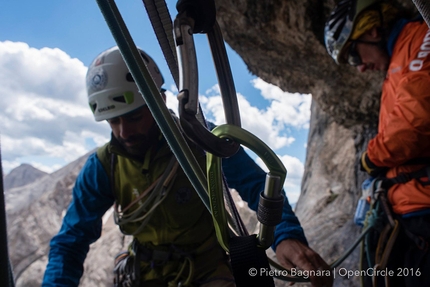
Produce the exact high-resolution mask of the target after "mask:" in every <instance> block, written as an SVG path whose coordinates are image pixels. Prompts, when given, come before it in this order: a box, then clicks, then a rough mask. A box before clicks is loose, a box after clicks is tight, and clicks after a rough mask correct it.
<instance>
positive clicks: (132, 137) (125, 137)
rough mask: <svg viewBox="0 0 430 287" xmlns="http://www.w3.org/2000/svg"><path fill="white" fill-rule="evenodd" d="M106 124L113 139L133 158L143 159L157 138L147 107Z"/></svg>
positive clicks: (110, 120)
mask: <svg viewBox="0 0 430 287" xmlns="http://www.w3.org/2000/svg"><path fill="white" fill-rule="evenodd" d="M107 122H108V123H109V125H110V127H111V129H112V133H113V135H114V136H115V138H116V139H117V140H118V141H119V143H120V144H121V145H122V147H123V148H124V149H125V150H126V151H127V152H128V153H130V154H131V155H133V156H137V157H143V156H144V153H145V152H146V150H147V149H148V148H149V147H150V146H151V145H152V144H153V143H154V142H155V141H156V137H157V136H158V129H157V128H156V127H157V126H156V124H155V120H154V118H153V117H152V114H151V112H150V111H149V108H148V107H147V106H143V107H142V108H139V109H137V110H136V111H133V112H131V113H128V114H126V115H124V116H120V117H116V118H112V119H109V120H107Z"/></svg>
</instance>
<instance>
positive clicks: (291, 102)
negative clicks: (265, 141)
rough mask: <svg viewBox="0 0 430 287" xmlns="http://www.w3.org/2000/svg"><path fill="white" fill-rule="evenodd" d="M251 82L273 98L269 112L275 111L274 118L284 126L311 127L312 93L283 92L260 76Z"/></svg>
mask: <svg viewBox="0 0 430 287" xmlns="http://www.w3.org/2000/svg"><path fill="white" fill-rule="evenodd" d="M251 82H252V84H253V85H254V87H255V88H256V89H259V90H260V91H261V95H262V96H263V97H264V98H265V99H267V100H271V104H270V107H269V108H268V112H269V113H273V117H274V119H275V120H277V121H278V122H279V123H280V124H281V125H282V126H293V127H296V128H305V129H308V128H309V119H310V116H311V110H310V109H311V101H312V97H311V95H309V94H307V95H303V94H298V93H295V94H291V93H287V92H283V91H282V90H281V89H280V88H279V87H277V86H275V85H272V84H268V83H266V82H264V81H263V80H262V79H260V78H257V79H255V80H252V81H251Z"/></svg>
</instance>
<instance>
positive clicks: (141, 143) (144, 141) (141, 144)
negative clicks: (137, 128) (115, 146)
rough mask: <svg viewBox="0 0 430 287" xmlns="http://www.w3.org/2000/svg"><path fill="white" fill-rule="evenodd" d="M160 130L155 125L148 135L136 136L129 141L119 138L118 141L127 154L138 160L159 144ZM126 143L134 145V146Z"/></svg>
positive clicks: (128, 139)
mask: <svg viewBox="0 0 430 287" xmlns="http://www.w3.org/2000/svg"><path fill="white" fill-rule="evenodd" d="M159 134H160V130H159V128H158V126H157V125H153V126H152V127H151V129H150V130H149V132H148V135H144V134H136V135H133V136H130V137H129V138H127V139H123V138H121V137H118V138H117V140H118V142H119V143H120V145H121V146H122V147H123V148H124V149H125V151H126V152H127V153H129V154H130V155H132V156H134V157H137V158H144V156H145V153H146V152H147V150H148V149H149V148H150V147H151V146H152V145H153V144H154V143H155V142H157V139H158V135H159ZM126 143H134V144H133V145H132V146H128V145H126Z"/></svg>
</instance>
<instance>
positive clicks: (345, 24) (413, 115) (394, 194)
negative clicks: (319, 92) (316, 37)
mask: <svg viewBox="0 0 430 287" xmlns="http://www.w3.org/2000/svg"><path fill="white" fill-rule="evenodd" d="M391 3H392V2H384V1H380V0H342V1H340V2H339V3H338V4H337V6H336V7H335V9H334V10H333V11H332V13H331V15H330V18H329V19H328V21H327V22H326V26H325V44H326V48H327V51H328V52H329V54H330V55H331V56H332V58H333V59H334V60H335V61H336V63H338V64H342V63H348V64H350V65H352V66H354V67H356V68H357V70H358V71H359V72H365V71H367V70H371V71H382V72H386V77H385V80H384V82H383V85H382V96H381V104H380V113H379V125H378V133H377V135H376V136H375V137H374V138H373V139H372V140H371V141H370V142H369V144H368V147H367V151H366V152H364V153H363V154H362V156H361V161H360V163H361V170H363V171H365V172H367V173H368V174H369V175H371V176H372V177H378V176H379V177H386V178H388V179H390V180H389V182H391V184H390V187H389V188H388V192H387V198H388V201H389V203H390V205H391V208H392V211H393V212H394V216H395V218H396V219H398V220H399V222H400V223H401V226H402V232H400V234H399V237H398V238H397V242H396V245H397V246H402V247H401V248H396V246H395V247H394V248H393V251H392V254H391V257H390V264H392V266H391V267H392V269H394V271H397V272H396V273H395V274H396V275H397V276H398V278H396V279H395V280H392V282H391V285H390V286H415V287H416V286H430V276H429V275H428V272H425V273H426V275H425V274H423V273H422V272H415V271H418V270H419V268H421V271H422V270H425V269H427V270H428V268H430V256H429V251H428V243H429V238H430V185H428V184H427V183H429V184H430V181H429V180H430V179H429V175H430V31H429V27H428V26H427V24H426V23H425V22H424V21H423V19H422V18H421V17H416V18H414V19H407V18H403V17H404V15H402V13H403V12H402V11H403V9H399V8H397V7H395V6H394V5H393V4H391ZM401 174H406V175H409V177H404V176H402V175H401ZM399 249H402V250H404V252H403V251H400V250H399ZM394 267H396V268H397V269H395V268H394ZM399 268H410V270H412V271H413V272H415V273H414V275H412V276H411V274H409V275H408V276H401V275H402V274H399V272H398V271H399V270H403V269H399ZM418 273H420V275H419V276H418V275H417V274H418ZM393 284H394V285H393ZM397 284H399V285H397Z"/></svg>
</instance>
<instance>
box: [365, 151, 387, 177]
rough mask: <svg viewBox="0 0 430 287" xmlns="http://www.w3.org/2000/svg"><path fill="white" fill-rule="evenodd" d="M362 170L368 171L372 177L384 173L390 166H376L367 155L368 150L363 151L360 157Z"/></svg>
mask: <svg viewBox="0 0 430 287" xmlns="http://www.w3.org/2000/svg"><path fill="white" fill-rule="evenodd" d="M360 170H361V171H365V172H367V173H368V174H369V175H370V176H372V177H377V176H379V175H384V174H385V173H386V172H387V170H388V168H387V167H380V166H376V165H375V164H374V163H373V162H371V161H370V159H369V157H368V156H367V151H365V152H363V154H362V155H361V159H360Z"/></svg>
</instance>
